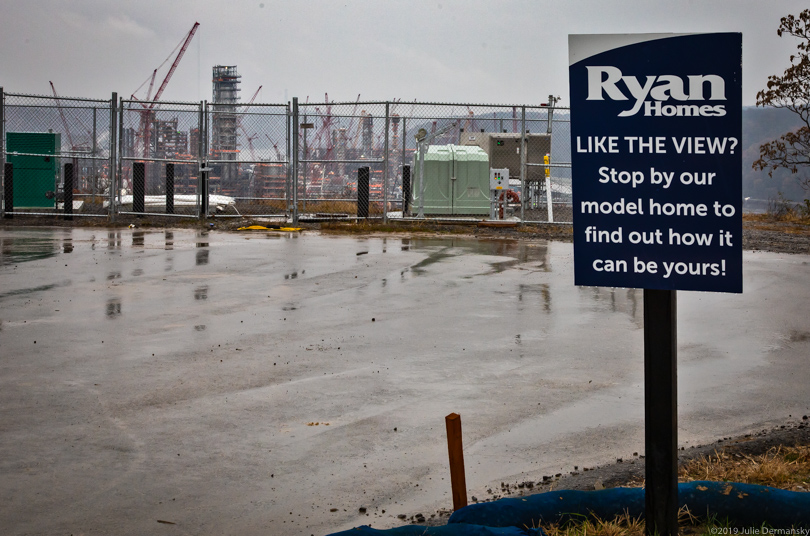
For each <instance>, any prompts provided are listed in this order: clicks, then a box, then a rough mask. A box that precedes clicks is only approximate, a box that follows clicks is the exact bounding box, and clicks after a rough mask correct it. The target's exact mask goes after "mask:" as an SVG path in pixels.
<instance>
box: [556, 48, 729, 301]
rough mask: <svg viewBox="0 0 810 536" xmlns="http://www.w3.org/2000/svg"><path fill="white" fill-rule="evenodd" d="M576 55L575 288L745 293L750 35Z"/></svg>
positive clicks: (586, 51) (573, 90) (572, 77)
mask: <svg viewBox="0 0 810 536" xmlns="http://www.w3.org/2000/svg"><path fill="white" fill-rule="evenodd" d="M569 56H570V58H569V59H570V67H569V76H570V86H571V148H572V157H571V161H572V173H573V203H574V282H575V284H577V285H588V286H606V287H634V288H648V289H663V290H703V291H716V292H742V147H741V141H742V34H740V33H711V34H684V35H680V34H663V35H662V34H630V35H571V36H569Z"/></svg>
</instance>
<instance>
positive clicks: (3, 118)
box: [0, 87, 7, 216]
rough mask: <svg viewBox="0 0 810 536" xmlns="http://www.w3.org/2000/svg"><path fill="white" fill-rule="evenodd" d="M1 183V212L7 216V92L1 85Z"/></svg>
mask: <svg viewBox="0 0 810 536" xmlns="http://www.w3.org/2000/svg"><path fill="white" fill-rule="evenodd" d="M0 145H2V147H0V183H2V184H3V189H2V191H1V192H0V195H2V196H3V199H2V206H0V211H2V212H0V214H3V215H4V216H5V213H6V196H5V192H6V191H7V188H6V186H5V185H6V93H5V92H4V91H3V88H2V87H0Z"/></svg>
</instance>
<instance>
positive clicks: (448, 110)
mask: <svg viewBox="0 0 810 536" xmlns="http://www.w3.org/2000/svg"><path fill="white" fill-rule="evenodd" d="M1 91H2V89H1V88H0V92H1ZM2 96H3V98H2V108H0V111H2V114H3V115H2V119H3V124H4V126H5V128H4V130H3V138H4V143H3V162H4V163H7V164H11V165H10V166H2V169H0V172H2V173H3V175H4V176H3V184H4V190H3V193H4V205H3V207H4V213H5V214H7V215H9V216H11V215H14V214H23V213H25V214H61V213H65V214H66V213H67V212H70V211H69V210H68V209H66V208H65V207H66V205H65V199H66V198H71V197H72V199H70V201H71V204H70V208H72V215H86V216H91V215H95V216H110V217H112V218H114V217H115V216H116V214H125V215H133V216H144V215H165V216H183V217H198V218H205V217H210V216H216V217H241V216H253V217H258V216H260V217H272V218H279V219H283V220H285V221H288V220H292V221H293V222H298V221H323V220H329V219H349V220H355V219H358V218H360V219H365V218H372V219H383V220H388V219H399V218H405V219H413V218H423V217H424V218H440V219H444V218H450V219H468V220H481V219H489V218H495V219H513V220H518V221H524V222H563V223H567V222H570V221H571V219H572V207H571V170H570V161H571V147H570V128H569V113H568V109H566V108H561V107H558V106H554V101H553V99H552V101H551V102H550V104H551V106H546V105H543V106H498V105H481V104H447V103H419V102H402V101H401V100H394V101H386V102H360V101H359V100H358V101H356V102H328V101H327V102H324V103H308V102H307V103H299V102H298V100H297V99H293V102H292V105H291V106H290V105H285V104H253V103H250V104H239V103H235V104H234V103H229V104H223V103H208V102H197V103H189V102H185V103H184V102H164V101H151V102H144V101H139V100H136V99H130V100H125V99H121V100H118V99H117V97H116V96H115V94H113V97H112V98H111V99H110V100H109V101H103V100H90V99H73V98H55V97H43V96H35V95H16V94H8V93H4V94H2ZM43 144H45V145H43ZM26 159H28V160H26ZM37 159H38V160H37ZM45 164H47V165H45ZM66 164H71V165H70V166H67V167H66ZM36 166H39V167H36ZM34 168H36V169H34ZM40 168H41V169H40ZM493 169H494V170H495V171H496V172H497V175H498V176H499V177H502V176H504V173H505V174H506V175H508V182H506V180H505V179H504V180H503V181H502V182H501V183H498V184H501V186H500V187H498V188H497V189H493V188H494V187H493V186H492V185H493V183H492V181H491V180H490V174H491V170H493ZM66 178H67V179H68V181H67V182H66V181H65V179H66ZM66 184H67V185H68V186H72V187H71V188H69V190H70V191H69V192H68V191H67V190H66Z"/></svg>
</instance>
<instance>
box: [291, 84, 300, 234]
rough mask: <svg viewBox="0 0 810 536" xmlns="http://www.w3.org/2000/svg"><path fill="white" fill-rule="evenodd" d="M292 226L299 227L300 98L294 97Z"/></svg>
mask: <svg viewBox="0 0 810 536" xmlns="http://www.w3.org/2000/svg"><path fill="white" fill-rule="evenodd" d="M290 174H291V175H292V184H291V187H292V200H293V212H292V224H293V225H294V226H295V225H298V97H293V111H292V172H291V173H290Z"/></svg>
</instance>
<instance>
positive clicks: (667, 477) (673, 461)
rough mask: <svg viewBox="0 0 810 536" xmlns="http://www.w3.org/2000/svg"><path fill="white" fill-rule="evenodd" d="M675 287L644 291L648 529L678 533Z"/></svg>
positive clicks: (669, 534)
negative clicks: (673, 288) (672, 288)
mask: <svg viewBox="0 0 810 536" xmlns="http://www.w3.org/2000/svg"><path fill="white" fill-rule="evenodd" d="M676 292H677V291H675V290H652V289H644V449H645V462H646V465H645V481H646V488H645V494H644V497H645V519H646V533H647V534H650V535H652V534H656V535H658V536H676V535H677V534H678V376H677V368H678V367H677V360H678V359H677V358H678V337H677V333H678V330H677V327H678V326H677V310H678V307H677V301H676Z"/></svg>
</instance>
